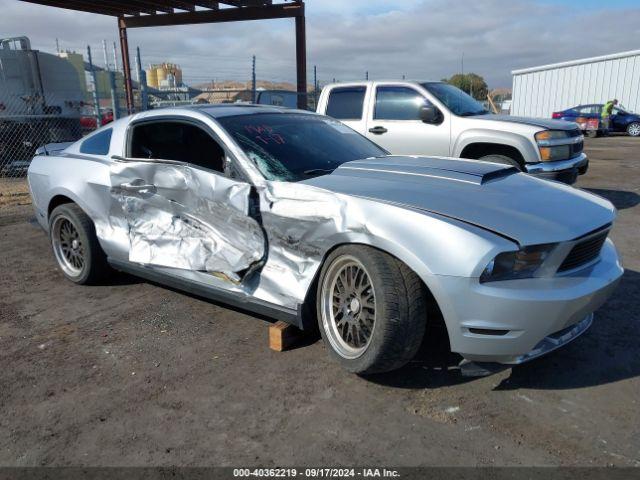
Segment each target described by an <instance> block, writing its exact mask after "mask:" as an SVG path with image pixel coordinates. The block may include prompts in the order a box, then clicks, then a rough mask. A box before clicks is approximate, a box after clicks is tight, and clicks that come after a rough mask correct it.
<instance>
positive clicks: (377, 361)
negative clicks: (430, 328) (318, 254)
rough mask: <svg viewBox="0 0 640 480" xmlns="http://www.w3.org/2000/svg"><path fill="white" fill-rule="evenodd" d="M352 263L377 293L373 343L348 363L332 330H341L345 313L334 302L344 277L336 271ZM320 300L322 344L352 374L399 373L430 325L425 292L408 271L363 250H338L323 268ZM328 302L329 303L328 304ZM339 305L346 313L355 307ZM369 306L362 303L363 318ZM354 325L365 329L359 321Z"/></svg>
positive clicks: (383, 256) (377, 252) (389, 258)
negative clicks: (392, 371) (361, 268)
mask: <svg viewBox="0 0 640 480" xmlns="http://www.w3.org/2000/svg"><path fill="white" fill-rule="evenodd" d="M352 260H355V262H356V263H359V264H360V265H361V266H362V267H363V269H364V272H365V273H366V275H368V279H369V280H370V285H371V287H372V292H374V293H373V302H372V303H373V304H374V308H375V310H374V314H373V318H374V320H373V327H372V328H371V330H370V336H369V339H368V341H367V342H366V344H365V345H364V346H363V347H360V348H361V349H363V351H362V352H361V353H359V354H356V356H351V357H348V356H347V355H345V354H344V353H341V349H344V348H345V346H344V345H342V346H341V345H340V341H339V340H338V338H339V336H340V333H339V332H338V329H339V328H340V327H338V326H336V327H335V330H334V329H333V328H334V327H333V325H338V323H339V321H338V320H337V318H338V316H339V315H340V313H341V312H342V311H343V309H342V308H341V307H336V306H335V305H334V303H333V302H334V301H335V298H336V296H335V295H336V293H335V290H334V286H335V287H337V285H338V284H337V276H340V274H339V272H337V269H338V268H339V267H340V266H341V265H346V267H344V268H345V269H346V268H348V266H349V264H348V262H351V261H352ZM345 262H347V263H345ZM355 278H356V280H355V281H354V282H353V283H354V284H357V283H358V281H357V278H358V277H357V276H356V277H355ZM360 281H361V284H362V283H363V282H365V280H363V278H362V277H361V278H360ZM316 298H317V300H316V301H317V317H318V326H319V329H320V333H321V335H322V339H323V340H324V342H325V345H327V348H328V349H329V352H330V354H331V356H332V357H333V358H335V359H336V360H337V361H338V362H339V363H340V364H341V365H342V366H343V367H344V368H345V369H346V370H348V371H350V372H353V373H357V374H372V373H382V372H388V371H391V370H395V369H397V368H400V367H402V366H403V365H405V364H406V363H407V362H409V361H410V360H411V359H413V358H414V357H415V355H416V353H417V351H418V349H419V348H420V345H421V343H422V340H423V337H424V332H425V327H426V322H427V304H426V291H425V286H424V284H423V283H422V281H421V280H420V278H419V277H418V276H417V275H416V274H415V273H414V272H413V271H411V270H410V269H409V267H407V266H406V265H405V264H403V263H402V262H400V261H399V260H397V259H395V258H394V257H392V256H390V255H388V254H386V253H384V252H382V251H380V250H376V249H374V248H371V247H367V246H363V245H345V246H342V247H339V248H337V249H336V250H335V251H333V252H332V253H331V254H330V255H329V257H328V258H327V259H326V261H325V262H324V264H323V267H322V270H321V272H320V280H319V282H318V292H317V295H316ZM327 298H330V299H331V300H330V301H331V303H330V304H329V303H328V300H327ZM341 304H343V305H345V306H344V308H345V309H346V308H348V307H346V305H347V304H349V305H350V304H351V303H350V302H347V301H346V300H345V301H342V300H341ZM367 304H368V305H371V303H368V302H367V303H365V302H363V303H362V312H363V313H364V311H365V306H364V305H367ZM329 310H331V312H332V313H329ZM358 310H360V309H358ZM336 312H337V313H336ZM369 313H370V312H369ZM334 315H335V318H334ZM356 315H360V314H356ZM342 318H345V317H344V316H343V317H342ZM353 321H354V322H361V323H362V320H361V319H358V317H356V320H353ZM332 322H333V323H332ZM348 329H349V327H347V330H348ZM343 341H344V338H343Z"/></svg>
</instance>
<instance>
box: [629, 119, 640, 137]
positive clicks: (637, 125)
mask: <svg viewBox="0 0 640 480" xmlns="http://www.w3.org/2000/svg"><path fill="white" fill-rule="evenodd" d="M627 133H628V134H629V136H630V137H640V122H633V123H630V124H629V125H627Z"/></svg>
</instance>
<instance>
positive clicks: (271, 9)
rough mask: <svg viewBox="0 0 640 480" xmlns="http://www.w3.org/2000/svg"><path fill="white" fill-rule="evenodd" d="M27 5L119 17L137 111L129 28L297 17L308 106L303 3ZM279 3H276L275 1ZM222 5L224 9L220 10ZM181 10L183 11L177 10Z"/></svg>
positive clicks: (299, 69)
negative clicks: (132, 76)
mask: <svg viewBox="0 0 640 480" xmlns="http://www.w3.org/2000/svg"><path fill="white" fill-rule="evenodd" d="M21 1H24V2H28V3H36V4H39V5H47V6H51V7H59V8H66V9H70V10H77V11H82V12H90V13H97V14H101V15H110V16H115V17H117V18H118V30H119V33H120V49H121V51H122V66H123V72H124V82H125V90H126V99H127V110H128V112H129V113H133V111H134V102H133V87H132V82H131V63H130V60H129V44H128V40H127V29H128V28H140V27H161V26H170V25H190V24H196V23H223V22H237V21H247V20H269V19H275V18H294V19H295V24H296V78H297V82H296V83H297V92H298V108H306V106H307V51H306V50H307V49H306V28H305V8H304V0H284V3H275V4H274V3H273V2H274V0H224V1H210V0H200V1H193V0H126V1H125V0H121V1H120V0H119V1H108V2H95V1H86V0H21ZM276 1H277V0H276ZM221 5H223V6H224V7H225V8H220V6H221ZM176 10H180V11H176Z"/></svg>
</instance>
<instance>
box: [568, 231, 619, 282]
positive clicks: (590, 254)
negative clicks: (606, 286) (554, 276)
mask: <svg viewBox="0 0 640 480" xmlns="http://www.w3.org/2000/svg"><path fill="white" fill-rule="evenodd" d="M608 234H609V230H608V229H607V230H605V231H603V232H600V233H598V234H596V235H593V236H590V237H589V238H587V239H585V240H583V241H581V242H579V243H577V244H576V245H574V246H573V248H572V249H571V251H570V252H569V255H567V258H565V259H564V262H562V265H560V268H558V272H566V271H567V270H573V269H574V268H578V267H580V266H582V265H586V264H587V263H589V262H591V261H592V260H594V259H596V258H597V257H598V255H600V250H602V245H604V241H605V240H606V239H607V235H608Z"/></svg>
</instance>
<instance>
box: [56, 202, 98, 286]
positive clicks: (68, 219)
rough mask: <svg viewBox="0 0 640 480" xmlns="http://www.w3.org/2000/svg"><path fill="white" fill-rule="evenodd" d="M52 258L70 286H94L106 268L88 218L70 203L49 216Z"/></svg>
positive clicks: (93, 229)
mask: <svg viewBox="0 0 640 480" xmlns="http://www.w3.org/2000/svg"><path fill="white" fill-rule="evenodd" d="M49 237H50V239H51V247H52V248H53V254H54V256H55V258H56V261H57V262H58V266H59V267H60V270H62V273H63V274H64V276H65V277H67V278H68V279H69V280H71V281H72V282H74V283H79V284H91V283H97V282H99V281H100V280H102V279H103V278H105V277H106V275H107V273H108V271H109V266H108V264H107V260H106V256H105V254H104V252H103V251H102V248H101V247H100V244H99V243H98V238H97V237H96V232H95V227H94V226H93V222H92V221H91V219H90V218H89V216H88V215H87V214H86V213H84V212H83V211H82V209H81V208H80V207H78V205H76V204H74V203H65V204H63V205H60V206H58V207H56V208H55V209H54V210H53V211H52V212H51V215H50V216H49Z"/></svg>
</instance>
